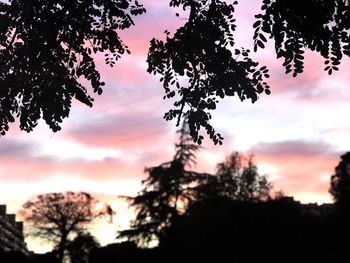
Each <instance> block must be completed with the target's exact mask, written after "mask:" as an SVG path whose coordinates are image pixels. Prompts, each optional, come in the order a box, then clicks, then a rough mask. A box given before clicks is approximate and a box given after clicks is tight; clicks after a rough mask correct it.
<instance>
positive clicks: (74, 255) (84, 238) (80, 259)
mask: <svg viewBox="0 0 350 263" xmlns="http://www.w3.org/2000/svg"><path fill="white" fill-rule="evenodd" d="M99 246H100V244H99V243H98V241H97V240H96V239H95V238H94V237H93V236H92V235H90V234H89V233H79V234H78V236H77V237H75V238H74V239H73V240H72V241H70V242H69V243H68V245H67V250H68V251H69V257H70V261H71V263H88V262H89V255H90V252H91V251H92V249H94V248H98V247H99Z"/></svg>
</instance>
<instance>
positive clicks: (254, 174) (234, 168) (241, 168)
mask: <svg viewBox="0 0 350 263" xmlns="http://www.w3.org/2000/svg"><path fill="white" fill-rule="evenodd" d="M271 190H272V184H271V183H270V182H269V181H268V179H267V176H266V175H260V174H259V173H258V169H257V166H256V165H255V163H254V161H253V157H252V156H250V157H248V158H247V157H245V156H243V155H242V154H240V153H238V152H234V153H232V154H231V155H230V156H229V157H228V158H227V159H226V161H225V162H222V163H219V164H218V165H217V172H216V175H213V176H210V177H208V178H207V182H206V183H204V184H202V185H199V186H198V196H199V198H200V199H211V198H217V197H223V198H228V199H230V200H236V201H246V202H255V201H264V200H268V199H270V193H271Z"/></svg>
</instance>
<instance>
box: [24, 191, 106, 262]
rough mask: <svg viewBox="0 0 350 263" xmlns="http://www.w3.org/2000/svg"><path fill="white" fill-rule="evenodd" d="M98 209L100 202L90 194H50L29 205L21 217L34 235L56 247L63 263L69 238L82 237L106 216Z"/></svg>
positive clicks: (26, 204) (38, 197)
mask: <svg viewBox="0 0 350 263" xmlns="http://www.w3.org/2000/svg"><path fill="white" fill-rule="evenodd" d="M96 205H97V200H96V199H95V198H94V197H93V196H91V195H90V194H88V193H84V192H66V193H48V194H43V195H38V196H37V197H36V199H35V200H33V201H28V202H26V203H25V204H24V205H23V209H22V211H21V214H22V215H23V217H24V220H25V222H26V223H27V224H28V225H29V226H30V227H31V230H32V231H31V232H30V234H31V235H33V236H39V237H43V238H45V239H47V240H50V241H53V242H54V243H55V244H56V248H57V257H58V260H59V262H62V260H63V257H64V253H65V251H66V249H67V242H68V240H69V238H70V236H71V235H72V234H75V235H77V234H79V233H80V232H81V231H83V230H84V229H85V228H86V226H87V224H89V223H91V222H92V221H93V220H94V219H96V218H97V217H99V216H101V215H103V214H105V211H103V210H97V209H96Z"/></svg>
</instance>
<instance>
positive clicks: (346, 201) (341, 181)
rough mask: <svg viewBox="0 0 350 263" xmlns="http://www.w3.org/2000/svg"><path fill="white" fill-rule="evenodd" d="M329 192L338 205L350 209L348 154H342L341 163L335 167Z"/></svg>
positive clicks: (349, 156)
mask: <svg viewBox="0 0 350 263" xmlns="http://www.w3.org/2000/svg"><path fill="white" fill-rule="evenodd" d="M329 192H330V193H331V195H332V196H333V198H334V200H335V202H336V203H337V204H338V205H341V206H342V205H346V207H347V208H349V207H350V206H349V205H350V152H347V153H345V154H343V155H342V156H341V161H340V162H339V164H338V165H337V166H336V167H335V174H334V175H332V176H331V185H330V188H329Z"/></svg>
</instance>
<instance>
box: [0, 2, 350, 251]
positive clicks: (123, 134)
mask: <svg viewBox="0 0 350 263" xmlns="http://www.w3.org/2000/svg"><path fill="white" fill-rule="evenodd" d="M140 2H143V3H144V5H145V7H146V9H147V13H146V14H145V15H143V16H141V17H136V18H135V23H136V27H134V28H132V29H130V30H128V31H127V32H122V33H121V35H122V37H123V40H124V42H126V44H127V45H128V46H129V47H130V50H131V51H132V54H131V55H128V56H125V57H123V58H122V59H121V60H120V61H119V63H117V65H116V66H115V67H114V68H109V66H105V65H104V64H103V61H104V60H103V56H96V60H97V61H98V65H99V69H100V70H101V75H102V78H103V80H104V81H105V82H106V87H105V89H104V93H103V94H102V95H101V96H97V95H96V96H95V104H94V107H93V108H88V107H86V106H84V105H82V104H80V103H74V104H73V108H72V112H71V116H70V118H69V119H66V120H65V121H64V123H63V125H62V131H61V132H59V133H53V132H51V131H50V130H49V128H48V127H47V126H46V125H45V124H44V123H40V125H39V126H38V127H37V128H36V129H35V130H34V131H33V132H32V133H29V134H27V133H25V132H22V131H20V130H19V128H18V123H15V124H13V125H11V128H10V131H9V132H8V134H7V135H6V136H5V137H3V138H1V139H0V140H1V142H0V184H1V191H0V203H4V204H7V205H8V210H9V212H16V211H17V210H18V209H19V208H20V206H21V205H22V204H23V203H24V202H25V201H26V200H28V199H29V198H31V197H33V196H35V195H37V194H40V193H45V192H53V191H67V190H69V191H88V192H90V193H92V194H94V195H95V196H96V197H98V198H99V199H101V200H102V201H105V202H108V203H110V204H111V205H112V207H113V208H114V209H115V210H116V212H117V215H116V217H115V224H112V225H108V226H107V227H104V228H103V229H95V232H96V233H97V235H98V236H99V238H100V240H101V242H102V243H106V242H113V238H114V236H115V231H116V229H118V228H123V227H126V225H127V221H128V219H129V218H132V212H131V211H127V209H126V206H125V205H123V202H122V201H121V200H118V199H117V196H118V195H134V194H135V193H136V192H137V191H138V190H140V183H141V180H142V179H143V178H145V176H146V174H144V173H143V170H144V167H145V166H153V165H158V164H160V163H162V162H164V161H168V160H170V159H171V158H172V156H173V150H174V143H175V142H176V138H177V137H176V135H175V130H176V127H175V124H174V123H167V122H166V121H164V120H163V119H162V116H163V114H164V112H165V111H166V110H167V109H168V107H169V105H171V103H172V101H164V100H162V96H163V90H162V86H161V84H160V82H159V80H158V79H159V77H158V76H154V75H149V74H148V73H147V72H146V69H147V64H146V61H145V60H146V57H147V50H148V47H149V41H150V40H151V39H152V38H153V37H163V35H164V34H163V32H164V30H165V29H168V30H169V31H171V32H174V31H175V30H176V28H177V27H178V26H180V25H181V24H183V23H184V22H185V19H184V18H183V17H181V16H180V17H179V18H178V17H176V16H175V12H177V10H176V9H171V8H170V7H169V6H168V2H169V1H159V0H143V1H140ZM260 2H261V1H258V0H245V1H239V5H238V6H237V12H236V15H237V23H236V24H237V26H238V28H237V31H236V33H235V38H236V46H237V47H240V46H244V47H247V48H250V49H253V48H252V45H253V41H252V37H253V28H252V25H253V22H254V15H255V14H256V13H258V12H259V3H260ZM273 46H274V42H273V41H272V40H270V41H269V45H268V47H267V48H266V49H265V50H258V52H257V53H256V54H253V57H254V59H255V60H257V61H259V62H261V65H267V66H268V67H269V69H270V75H271V78H270V80H269V83H270V86H271V91H272V94H271V95H269V96H267V95H262V96H261V97H260V99H259V100H258V101H257V102H256V103H255V104H251V103H250V102H249V101H247V102H244V103H241V102H240V101H238V100H237V98H230V99H226V100H224V101H222V103H221V104H220V105H219V107H218V109H217V110H216V111H215V112H214V113H213V124H214V127H216V129H217V130H218V131H219V132H220V133H221V134H222V135H223V136H224V138H225V140H224V145H223V146H214V145H213V143H212V142H211V141H210V140H209V139H208V138H206V139H205V142H204V147H205V148H204V149H203V150H202V151H201V152H200V153H199V154H198V157H197V158H198V165H197V167H196V169H197V170H198V171H207V172H213V171H215V164H216V163H218V162H220V161H222V160H224V158H225V156H226V155H228V154H230V153H231V152H233V151H241V152H243V153H246V154H254V155H255V160H256V162H257V164H258V167H259V171H260V172H261V173H267V174H268V175H269V178H270V179H271V181H272V182H273V183H274V186H275V189H276V190H283V191H284V192H285V193H286V194H287V195H293V196H294V197H295V199H297V200H300V201H302V202H319V203H323V202H330V201H331V197H330V195H329V194H328V186H329V178H330V175H331V174H332V173H333V170H334V167H335V166H336V164H337V163H338V160H339V156H340V155H341V154H343V153H344V152H346V151H347V150H349V149H350V140H349V139H348V134H349V132H350V122H349V113H350V104H349V99H350V88H349V84H350V75H349V73H348V72H349V70H350V63H349V61H348V60H347V61H346V59H345V60H344V61H343V63H342V64H341V66H340V71H339V72H335V73H334V74H333V75H332V76H328V75H327V73H326V72H325V71H323V66H324V64H323V60H322V58H321V57H320V56H319V55H317V54H313V53H311V52H307V53H306V57H307V58H306V61H305V72H304V73H303V74H302V75H300V76H298V77H296V78H293V77H292V76H291V75H285V74H284V69H283V67H282V63H283V61H282V60H277V59H276V54H275V53H274V50H273ZM29 247H30V248H31V249H36V250H37V251H43V250H44V249H43V248H42V249H40V248H38V244H37V243H35V242H32V241H30V240H29Z"/></svg>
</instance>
